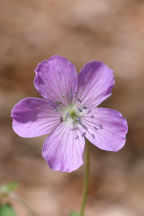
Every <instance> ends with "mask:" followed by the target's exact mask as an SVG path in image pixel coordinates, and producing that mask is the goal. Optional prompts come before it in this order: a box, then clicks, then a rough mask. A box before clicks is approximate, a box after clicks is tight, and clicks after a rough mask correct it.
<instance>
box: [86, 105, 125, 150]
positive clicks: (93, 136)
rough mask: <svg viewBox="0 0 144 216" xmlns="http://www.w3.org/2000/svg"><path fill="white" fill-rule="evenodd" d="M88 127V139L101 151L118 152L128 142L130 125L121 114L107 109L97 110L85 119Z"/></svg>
mask: <svg viewBox="0 0 144 216" xmlns="http://www.w3.org/2000/svg"><path fill="white" fill-rule="evenodd" d="M83 124H84V125H86V126H87V128H88V130H87V131H86V138H87V139H88V140H89V141H90V142H91V143H93V144H94V145H95V146H97V147H98V148H100V149H103V150H106V151H114V152H116V151H118V150H120V149H121V148H122V147H123V146H124V144H125V142H126V134H127V131H128V125H127V121H126V119H124V118H123V116H122V115H121V113H119V112H117V111H115V110H112V109H106V108H96V109H95V110H92V112H91V113H90V114H88V115H87V116H85V117H84V118H83Z"/></svg>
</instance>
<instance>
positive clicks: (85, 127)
mask: <svg viewBox="0 0 144 216" xmlns="http://www.w3.org/2000/svg"><path fill="white" fill-rule="evenodd" d="M80 124H81V126H82V127H83V128H84V129H85V130H87V131H88V128H87V126H85V125H84V124H82V123H81V122H80Z"/></svg>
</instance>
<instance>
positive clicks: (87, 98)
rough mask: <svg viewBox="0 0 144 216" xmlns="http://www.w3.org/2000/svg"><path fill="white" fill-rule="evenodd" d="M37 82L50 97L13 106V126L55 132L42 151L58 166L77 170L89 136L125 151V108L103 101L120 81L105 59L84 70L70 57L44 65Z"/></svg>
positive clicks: (26, 132) (31, 132)
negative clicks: (104, 105)
mask: <svg viewBox="0 0 144 216" xmlns="http://www.w3.org/2000/svg"><path fill="white" fill-rule="evenodd" d="M35 73H36V76H35V79H34V86H35V88H36V89H37V90H38V92H39V93H40V95H41V96H42V97H43V98H44V99H40V98H32V97H30V98H25V99H23V100H21V101H20V102H19V103H17V104H16V105H15V106H14V108H13V110H12V114H11V115H12V118H13V124H12V125H13V130H14V131H15V132H16V133H17V134H18V135H19V136H21V137H26V138H28V137H37V136H41V135H44V134H49V136H48V137H47V138H46V140H45V142H44V146H43V149H42V155H43V157H44V159H45V160H46V161H47V163H48V165H49V166H50V168H51V169H53V170H59V171H63V172H72V171H74V170H76V169H78V168H79V167H80V166H81V165H82V164H83V152H84V147H85V137H86V138H87V139H88V140H89V141H90V142H91V143H92V144H94V145H95V146H96V147H98V148H100V149H103V150H106V151H114V152H116V151H118V150H120V149H121V148H122V147H123V146H124V144H125V141H126V133H127V130H128V126H127V121H126V119H124V118H123V117H122V115H121V113H119V112H117V111H115V110H112V109H107V108H98V107H97V106H98V105H99V104H100V103H101V102H103V101H104V100H105V99H106V98H108V97H109V96H110V95H111V93H112V87H113V86H114V83H115V81H114V76H113V71H112V70H111V69H110V68H109V67H107V66H106V65H105V64H104V63H102V62H100V61H91V62H88V63H87V64H85V65H84V67H83V68H82V69H81V71H80V73H79V75H78V76H77V71H76V69H75V66H74V65H73V64H72V63H71V62H69V61H68V60H67V59H66V58H63V57H60V56H53V57H51V58H49V59H48V60H45V61H42V62H41V63H39V64H38V66H37V68H36V70H35Z"/></svg>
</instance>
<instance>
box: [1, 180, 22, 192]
mask: <svg viewBox="0 0 144 216" xmlns="http://www.w3.org/2000/svg"><path fill="white" fill-rule="evenodd" d="M17 186H18V183H17V182H16V181H14V182H10V183H8V184H4V185H2V186H1V187H0V192H1V193H5V194H6V193H9V192H11V191H13V190H15V189H16V188H17Z"/></svg>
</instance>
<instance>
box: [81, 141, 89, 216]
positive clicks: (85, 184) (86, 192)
mask: <svg viewBox="0 0 144 216" xmlns="http://www.w3.org/2000/svg"><path fill="white" fill-rule="evenodd" d="M89 149H90V146H89V142H88V141H86V165H85V166H86V168H85V179H84V190H83V200H82V205H81V211H80V216H84V211H85V207H86V200H87V194H88V182H89V164H90V162H89V159H90V151H89Z"/></svg>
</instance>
